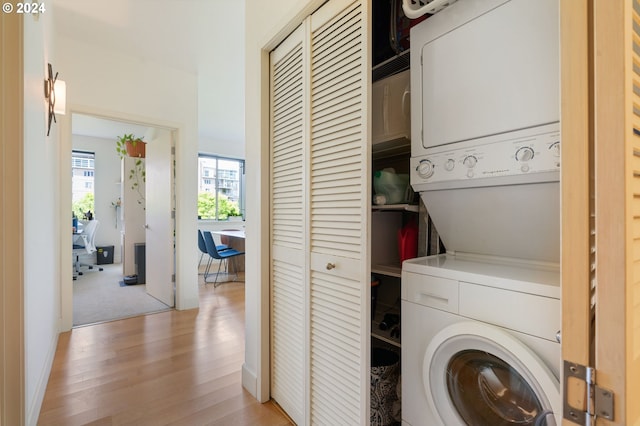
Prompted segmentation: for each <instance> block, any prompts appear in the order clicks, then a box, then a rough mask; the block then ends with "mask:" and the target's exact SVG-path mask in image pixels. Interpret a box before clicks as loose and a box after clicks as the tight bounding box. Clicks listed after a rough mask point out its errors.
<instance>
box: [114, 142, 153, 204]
mask: <svg viewBox="0 0 640 426" xmlns="http://www.w3.org/2000/svg"><path fill="white" fill-rule="evenodd" d="M116 140H117V142H116V152H117V154H118V156H119V157H120V158H121V159H123V158H124V157H134V158H135V161H134V163H133V167H132V168H131V170H129V181H130V182H131V189H132V190H134V191H136V192H137V193H138V204H140V205H142V206H143V207H144V205H145V196H144V192H143V190H142V184H143V183H145V182H146V181H147V175H146V171H145V167H144V163H143V162H142V159H143V158H144V155H145V145H146V142H144V141H143V140H142V139H141V138H136V137H135V136H134V135H133V134H125V135H123V136H118V137H117V138H116Z"/></svg>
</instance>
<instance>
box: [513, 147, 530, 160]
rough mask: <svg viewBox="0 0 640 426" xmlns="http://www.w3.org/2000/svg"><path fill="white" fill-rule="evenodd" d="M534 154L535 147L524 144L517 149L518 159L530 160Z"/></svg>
mask: <svg viewBox="0 0 640 426" xmlns="http://www.w3.org/2000/svg"><path fill="white" fill-rule="evenodd" d="M533 155H534V152H533V148H530V147H528V146H524V147H522V148H520V149H519V150H517V151H516V160H518V161H529V160H531V159H532V158H533Z"/></svg>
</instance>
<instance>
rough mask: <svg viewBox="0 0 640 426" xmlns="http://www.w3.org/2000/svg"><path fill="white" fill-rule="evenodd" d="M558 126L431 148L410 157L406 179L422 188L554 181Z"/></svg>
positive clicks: (557, 161)
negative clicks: (419, 154)
mask: <svg viewBox="0 0 640 426" xmlns="http://www.w3.org/2000/svg"><path fill="white" fill-rule="evenodd" d="M558 127H559V126H558V123H555V124H553V125H548V126H543V127H536V128H533V129H526V130H521V131H517V132H511V133H508V134H502V135H495V136H491V137H486V138H482V139H475V140H471V141H464V142H457V143H454V144H450V145H445V146H441V147H437V148H433V149H431V150H428V152H427V154H426V155H422V156H419V157H412V158H411V184H412V186H413V188H414V190H416V191H424V190H429V189H444V188H452V187H473V186H487V185H491V186H493V185H509V184H519V183H531V182H540V181H556V180H559V171H560V132H559V129H558ZM436 184H437V185H436Z"/></svg>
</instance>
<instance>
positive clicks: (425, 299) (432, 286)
mask: <svg viewBox="0 0 640 426" xmlns="http://www.w3.org/2000/svg"><path fill="white" fill-rule="evenodd" d="M402 293H403V294H402V297H403V298H404V299H405V300H407V301H409V302H413V303H418V304H420V305H424V306H429V307H431V308H436V309H441V310H443V311H447V312H452V313H457V312H458V281H456V280H450V279H446V278H439V277H433V276H431V275H421V274H414V273H411V272H405V273H403V274H402Z"/></svg>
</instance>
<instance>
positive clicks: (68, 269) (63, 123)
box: [57, 105, 184, 331]
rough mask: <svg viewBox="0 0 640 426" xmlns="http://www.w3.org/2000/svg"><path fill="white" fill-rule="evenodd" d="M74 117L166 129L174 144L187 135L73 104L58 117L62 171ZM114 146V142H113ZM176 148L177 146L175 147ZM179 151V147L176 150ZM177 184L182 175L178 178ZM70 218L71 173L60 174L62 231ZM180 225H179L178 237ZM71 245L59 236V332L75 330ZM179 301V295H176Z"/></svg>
mask: <svg viewBox="0 0 640 426" xmlns="http://www.w3.org/2000/svg"><path fill="white" fill-rule="evenodd" d="M73 114H83V115H89V116H93V117H97V118H102V119H105V120H113V121H121V122H126V123H132V124H137V125H142V126H149V127H157V128H163V129H167V130H169V131H171V132H172V133H173V134H174V141H175V145H177V144H178V143H180V140H181V138H180V135H181V134H183V133H184V129H183V128H182V126H181V125H179V124H177V123H173V122H168V121H163V120H157V119H153V118H150V117H143V116H137V115H133V114H129V113H122V112H117V111H108V110H102V109H97V108H91V107H87V106H77V105H70V106H69V108H68V110H67V114H66V115H64V116H59V117H57V119H58V122H59V124H60V128H61V130H60V163H59V164H60V166H59V167H60V170H65V169H66V168H68V167H69V165H70V164H71V150H72V143H71V141H72V137H73V135H72V118H71V117H72V116H73ZM114 144H115V141H114ZM175 145H174V146H175ZM176 149H177V148H176ZM175 179H176V181H177V180H179V176H176V178H175ZM179 192H180V188H179V186H178V185H176V191H175V198H176V199H178V193H179ZM70 217H71V175H70V174H69V173H60V229H67V228H68V226H69V221H68V220H67V219H68V218H70ZM177 233H178V226H177V224H176V235H177ZM71 245H72V235H71V233H70V232H61V233H60V258H61V259H60V261H61V262H62V265H60V275H61V276H60V287H61V289H60V315H61V321H60V331H68V330H71V328H72V327H73V268H72V259H71V250H69V249H68V248H69V247H71ZM179 257H180V250H179V249H178V247H177V240H176V252H175V259H174V261H175V262H174V263H175V264H177V263H178V258H179ZM179 286H180V280H178V279H177V275H176V289H175V292H176V293H178V292H179ZM175 296H176V299H177V294H176V295H175Z"/></svg>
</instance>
